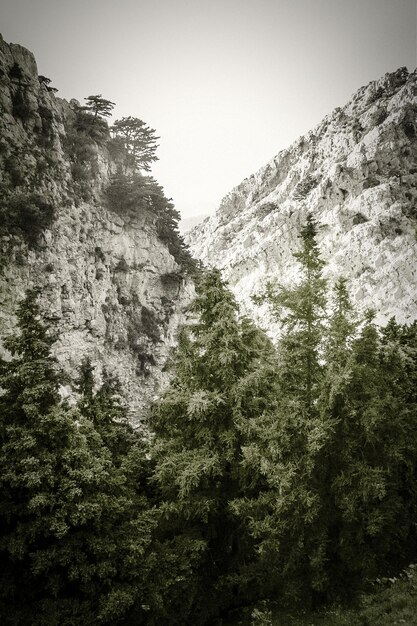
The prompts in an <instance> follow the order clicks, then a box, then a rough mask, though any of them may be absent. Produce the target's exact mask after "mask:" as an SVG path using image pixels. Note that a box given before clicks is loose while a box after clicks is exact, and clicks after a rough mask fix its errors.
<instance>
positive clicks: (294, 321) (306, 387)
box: [255, 214, 327, 416]
mask: <svg viewBox="0 0 417 626" xmlns="http://www.w3.org/2000/svg"><path fill="white" fill-rule="evenodd" d="M316 234H317V229H316V225H315V222H314V220H313V218H312V216H311V214H308V216H307V221H306V224H305V226H304V227H303V228H302V229H301V234H300V239H301V241H302V247H301V250H300V251H299V252H296V253H295V254H294V257H295V258H296V259H297V260H298V262H299V264H300V272H301V280H300V282H299V283H298V284H297V285H295V286H294V287H282V286H281V287H279V288H278V289H277V288H276V287H274V286H273V285H272V284H271V283H269V284H268V285H267V288H266V291H265V293H264V294H262V295H261V296H260V297H257V298H255V301H257V302H262V301H266V302H267V303H268V304H269V305H270V308H271V312H272V315H273V317H274V318H275V320H276V321H277V322H278V323H279V324H280V326H281V337H280V339H279V343H278V346H279V353H280V382H281V385H283V387H284V390H285V393H286V394H290V395H291V394H294V395H295V396H297V398H298V400H300V401H301V402H302V404H303V406H304V408H305V410H306V411H307V413H308V414H309V415H311V416H312V415H313V414H314V413H315V411H316V409H315V404H316V400H317V397H318V394H319V389H320V380H321V376H322V368H321V365H320V356H321V350H322V341H323V337H324V334H325V321H326V305H327V298H326V281H325V279H324V278H323V277H322V269H323V266H324V261H323V260H322V259H321V257H320V252H319V249H318V245H317V241H316Z"/></svg>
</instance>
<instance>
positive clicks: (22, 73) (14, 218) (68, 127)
mask: <svg viewBox="0 0 417 626" xmlns="http://www.w3.org/2000/svg"><path fill="white" fill-rule="evenodd" d="M0 113H1V116H0V203H1V206H0V211H2V212H1V213H0V217H1V218H2V224H1V225H0V336H4V335H5V334H6V333H7V332H8V331H9V330H10V329H11V328H12V327H13V324H14V323H15V318H14V312H15V311H16V306H17V303H18V301H19V300H20V299H21V298H22V297H23V296H24V293H25V290H26V289H27V288H28V287H33V286H37V287H39V288H40V290H41V303H42V305H43V309H44V311H45V316H46V317H47V318H48V319H49V320H50V322H51V323H52V324H53V325H54V326H55V327H56V329H57V330H58V332H59V335H60V339H59V341H58V343H57V344H56V346H55V350H56V354H57V356H58V359H59V361H60V362H61V364H62V365H63V366H64V368H65V370H66V371H67V372H68V374H69V376H70V378H72V379H74V377H75V376H76V373H77V368H78V366H79V364H80V361H81V359H82V358H83V357H85V356H89V357H90V358H91V360H92V362H93V364H94V365H96V375H97V376H98V379H99V380H100V376H101V373H102V368H103V367H105V368H106V369H107V370H108V371H109V372H110V373H111V374H113V375H117V376H118V378H119V379H120V381H121V383H122V388H123V390H124V393H125V395H126V398H127V400H128V401H129V404H130V408H131V414H132V420H133V421H134V422H135V423H139V422H140V420H141V419H142V418H143V416H144V414H145V412H146V408H147V407H148V405H149V402H150V400H151V398H152V396H153V395H154V394H155V392H156V390H157V389H158V387H159V386H160V384H161V383H162V382H163V380H164V374H163V373H162V368H163V364H164V362H165V360H166V358H167V354H168V352H169V350H170V347H171V346H172V345H173V344H174V342H175V334H176V331H177V328H178V325H179V324H180V323H181V321H182V314H181V310H182V307H183V306H184V304H185V303H186V302H188V301H189V298H190V296H191V294H192V284H191V282H190V281H189V280H188V279H186V278H184V276H183V273H182V271H181V268H180V267H179V265H178V264H177V262H176V261H175V259H174V258H173V256H171V254H170V253H169V251H168V249H167V247H166V246H165V245H164V243H163V242H162V241H161V240H160V239H159V238H158V235H157V230H156V224H155V222H156V218H155V216H154V215H152V213H151V212H147V211H142V212H141V213H139V214H136V215H131V214H130V215H123V214H117V213H115V212H113V211H112V210H109V209H108V208H106V202H105V196H104V194H103V191H104V189H105V187H106V185H107V184H108V182H109V178H110V176H111V174H112V173H114V171H115V169H116V164H115V161H114V159H113V158H112V156H111V155H110V153H109V151H108V148H107V147H106V145H105V143H100V142H95V141H90V140H89V139H85V137H84V135H83V134H82V133H81V135H80V134H79V133H78V134H77V132H76V130H75V127H74V124H75V114H74V110H73V107H72V106H70V104H69V103H67V102H66V101H64V100H61V99H59V98H57V97H55V95H54V92H53V91H52V90H51V87H50V86H49V85H48V82H47V81H45V80H44V79H43V78H42V77H41V79H40V80H39V78H38V73H37V68H36V63H35V60H34V58H33V55H32V54H31V53H30V52H28V51H27V50H25V49H24V48H22V47H21V46H18V45H13V44H11V45H8V44H6V43H5V42H4V41H3V40H2V39H1V38H0ZM80 137H84V140H82V141H81V140H80ZM52 214H53V216H52ZM0 349H1V348H0ZM3 353H4V351H3ZM62 391H63V394H64V395H72V391H71V386H70V384H68V386H67V387H66V388H64V389H63V390H62Z"/></svg>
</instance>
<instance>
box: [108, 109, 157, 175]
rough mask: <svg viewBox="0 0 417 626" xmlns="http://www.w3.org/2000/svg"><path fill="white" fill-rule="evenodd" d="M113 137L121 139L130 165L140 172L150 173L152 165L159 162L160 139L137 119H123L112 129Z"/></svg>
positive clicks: (152, 130)
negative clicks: (157, 151)
mask: <svg viewBox="0 0 417 626" xmlns="http://www.w3.org/2000/svg"><path fill="white" fill-rule="evenodd" d="M110 131H111V132H112V133H113V137H114V138H116V139H121V140H122V142H123V145H124V147H125V149H126V152H127V155H128V165H131V166H132V167H133V168H135V169H138V170H143V171H145V172H150V170H151V167H150V166H151V163H153V162H154V161H157V160H158V157H157V156H156V149H157V148H158V145H157V144H156V142H157V140H158V139H159V137H156V136H155V132H156V131H155V130H154V129H153V128H150V127H149V126H147V125H146V124H145V122H143V121H142V120H140V119H139V118H137V117H132V116H129V117H122V119H121V120H116V121H115V123H114V124H113V126H112V127H111V128H110Z"/></svg>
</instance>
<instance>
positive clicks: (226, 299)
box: [151, 270, 272, 624]
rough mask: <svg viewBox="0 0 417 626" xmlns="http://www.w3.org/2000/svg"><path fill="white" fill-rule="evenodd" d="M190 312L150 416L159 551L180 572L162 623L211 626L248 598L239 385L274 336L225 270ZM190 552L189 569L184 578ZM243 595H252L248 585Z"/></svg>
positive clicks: (212, 275) (206, 279)
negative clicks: (239, 500)
mask: <svg viewBox="0 0 417 626" xmlns="http://www.w3.org/2000/svg"><path fill="white" fill-rule="evenodd" d="M190 313H191V315H192V319H194V321H193V323H192V324H191V325H190V326H189V327H187V329H186V330H185V331H184V333H183V335H182V338H181V341H180V345H179V348H178V351H177V354H176V357H175V360H174V364H173V377H172V380H171V385H170V387H169V389H168V391H167V392H166V393H165V395H164V396H163V398H162V399H161V400H160V401H159V402H157V403H156V405H155V406H154V409H153V415H152V420H151V427H152V428H153V431H154V433H155V440H154V445H153V448H152V456H153V458H154V462H155V470H154V478H153V480H154V483H155V485H156V486H157V487H158V489H159V490H160V497H161V499H162V503H161V505H160V507H159V510H160V516H161V517H160V520H161V521H160V527H159V532H160V536H159V542H160V543H159V545H160V549H161V554H163V555H164V557H163V558H164V559H165V560H166V561H168V563H171V564H172V563H173V562H175V563H176V566H177V568H178V569H179V570H180V572H182V573H181V575H178V574H177V580H178V581H179V582H178V583H177V584H174V583H172V584H171V585H170V586H167V588H166V589H165V595H164V602H163V605H164V608H165V611H168V613H165V614H162V615H160V617H159V619H160V622H164V621H165V622H167V620H168V621H169V615H171V617H170V620H171V621H169V623H172V624H177V623H178V624H180V623H181V624H191V623H199V624H204V623H207V622H208V620H209V619H212V618H213V616H215V615H216V614H219V613H220V612H221V611H224V610H226V609H228V608H230V607H231V606H234V605H239V603H241V602H243V598H244V593H243V588H244V587H245V581H246V579H245V574H244V572H243V570H244V563H245V561H246V560H247V561H248V562H249V561H250V546H248V545H246V544H245V541H246V539H245V536H244V534H242V532H241V528H240V521H239V520H238V519H237V518H236V517H235V515H234V514H233V512H232V511H231V509H230V503H231V501H232V500H233V499H234V498H235V497H236V496H237V495H238V494H239V493H240V492H241V491H240V490H241V479H240V461H241V439H242V435H241V430H242V428H243V426H242V421H244V410H243V409H242V404H244V395H243V393H241V386H240V385H241V383H242V381H243V379H244V377H246V376H248V375H249V374H250V372H252V371H254V370H256V369H257V368H258V367H259V366H260V365H261V364H262V363H263V362H264V361H265V360H267V359H268V358H269V354H270V353H271V352H272V348H271V345H270V342H269V341H268V340H267V339H266V337H265V336H264V335H262V334H261V333H260V331H256V329H254V327H253V325H251V324H250V323H249V322H248V321H242V320H240V319H239V318H238V313H237V304H236V302H235V299H234V298H233V296H232V294H231V293H230V292H229V291H228V290H227V289H226V287H225V284H224V282H223V281H222V279H221V276H220V273H219V272H218V271H217V270H213V271H210V272H208V273H206V274H205V275H204V276H203V278H202V279H201V282H200V283H199V285H198V287H197V297H196V299H195V301H194V303H193V305H192V306H191V309H190ZM251 401H252V400H251ZM184 555H186V557H187V560H188V561H189V562H190V563H191V567H189V568H188V571H187V572H186V573H185V574H184V570H185V569H186V568H185V564H184ZM161 565H162V567H165V565H164V563H163V562H162V563H161ZM244 579H245V581H244ZM245 591H246V592H247V593H248V594H250V593H251V591H252V590H251V589H250V587H249V585H248V584H247V581H246V587H245ZM167 623H168V622H167Z"/></svg>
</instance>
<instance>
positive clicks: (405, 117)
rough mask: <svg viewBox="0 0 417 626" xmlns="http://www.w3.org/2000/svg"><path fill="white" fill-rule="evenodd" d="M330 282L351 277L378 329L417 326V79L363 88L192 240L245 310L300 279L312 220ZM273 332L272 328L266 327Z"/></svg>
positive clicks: (238, 192) (390, 79)
mask: <svg viewBox="0 0 417 626" xmlns="http://www.w3.org/2000/svg"><path fill="white" fill-rule="evenodd" d="M308 211H311V212H312V214H313V216H314V218H315V220H316V222H317V224H318V241H319V245H320V249H321V253H322V255H323V258H324V260H325V261H326V263H327V267H326V270H325V273H326V276H327V277H328V278H329V280H330V282H331V281H332V280H333V279H334V278H335V277H336V276H339V275H343V276H345V277H346V278H348V281H349V283H348V284H349V286H350V292H351V294H352V296H353V300H354V302H355V303H356V304H357V305H359V307H360V308H362V309H364V308H366V307H373V308H375V309H376V312H377V320H378V321H379V322H381V323H382V322H384V321H385V320H386V319H387V318H389V317H390V316H392V315H396V316H397V318H398V320H399V321H401V322H409V321H411V320H414V319H415V318H416V317H417V242H416V226H417V222H416V220H417V73H416V72H414V73H411V74H409V73H408V72H407V70H406V69H405V68H402V69H400V70H398V71H397V72H395V73H392V74H386V75H385V76H384V77H383V78H382V79H380V80H378V81H375V82H372V83H370V84H369V85H368V86H366V87H362V88H361V89H359V90H358V91H357V92H356V94H355V95H354V96H353V98H352V99H351V100H350V102H349V103H348V104H347V105H346V106H344V107H343V108H337V109H336V110H334V111H333V112H332V113H331V114H330V115H328V116H327V117H325V118H324V119H323V121H322V122H321V123H320V124H319V125H318V126H317V127H316V128H314V129H313V130H312V131H311V132H309V133H308V134H307V135H305V136H303V137H300V138H299V139H298V140H297V141H296V142H295V143H293V144H292V145H291V146H290V147H289V148H288V149H287V150H283V151H282V152H280V153H279V154H278V155H277V156H276V157H275V158H273V159H272V160H271V161H270V162H269V163H268V164H267V165H266V166H265V167H263V168H261V169H260V170H259V171H258V172H257V173H256V174H254V175H253V176H251V177H250V178H248V179H246V180H244V181H243V182H242V183H241V184H240V185H239V186H238V187H236V188H235V189H233V191H232V192H231V193H229V194H228V195H227V196H226V197H225V198H224V200H223V201H222V203H221V206H220V208H219V209H218V211H217V213H216V214H215V215H214V216H212V217H210V218H208V219H206V220H205V221H204V222H203V223H202V224H200V225H198V226H197V227H196V228H194V229H193V230H192V231H191V232H190V233H188V234H187V236H186V239H187V241H188V243H189V244H190V247H191V249H192V251H193V253H194V254H195V256H197V257H199V258H201V259H202V260H203V262H205V263H207V264H211V265H215V266H217V267H220V268H222V269H223V271H224V275H225V277H226V278H227V279H228V280H229V284H230V286H231V287H232V288H233V290H234V292H235V293H236V295H237V297H238V299H239V300H240V302H241V303H242V305H243V308H244V309H245V310H246V311H247V312H249V313H251V314H252V315H253V316H254V317H255V318H257V319H258V321H261V322H262V321H264V320H265V315H266V314H267V313H266V311H265V310H259V309H258V307H256V306H255V305H253V304H252V302H251V299H250V296H251V295H252V294H254V293H256V292H258V291H259V290H260V288H261V286H262V284H263V283H265V282H266V281H267V280H271V281H276V282H278V283H281V284H285V285H289V284H291V283H292V282H293V281H294V280H296V278H297V266H296V263H295V262H294V258H293V256H292V254H293V252H295V251H297V249H298V246H299V242H298V240H297V236H298V233H299V230H300V226H301V225H302V224H303V223H304V221H305V218H306V214H307V212H308ZM266 325H268V323H266Z"/></svg>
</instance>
